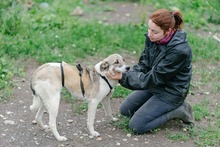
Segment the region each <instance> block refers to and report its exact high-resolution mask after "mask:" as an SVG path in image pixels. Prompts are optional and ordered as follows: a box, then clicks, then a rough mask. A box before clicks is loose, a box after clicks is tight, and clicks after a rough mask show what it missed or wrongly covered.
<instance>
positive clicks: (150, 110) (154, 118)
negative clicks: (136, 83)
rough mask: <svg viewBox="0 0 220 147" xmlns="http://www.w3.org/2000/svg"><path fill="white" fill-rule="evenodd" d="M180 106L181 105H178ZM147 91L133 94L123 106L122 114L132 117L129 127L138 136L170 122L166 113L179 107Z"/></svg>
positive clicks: (121, 108)
mask: <svg viewBox="0 0 220 147" xmlns="http://www.w3.org/2000/svg"><path fill="white" fill-rule="evenodd" d="M178 106H179V105H178ZM178 106H177V105H175V104H172V103H170V102H166V101H165V100H163V99H162V98H159V97H157V96H155V95H153V94H152V93H150V92H148V91H147V90H137V91H134V92H133V93H131V94H130V95H129V96H128V97H127V98H126V99H125V100H124V101H123V103H122V104H121V106H120V112H121V114H122V115H124V116H129V117H131V120H130V123H129V127H130V128H131V129H132V130H133V131H134V132H135V133H138V134H143V133H147V132H149V131H150V130H152V129H155V128H158V127H160V126H161V125H163V124H165V123H166V122H167V121H168V118H167V116H166V113H168V112H170V111H172V110H174V109H176V108H177V107H178Z"/></svg>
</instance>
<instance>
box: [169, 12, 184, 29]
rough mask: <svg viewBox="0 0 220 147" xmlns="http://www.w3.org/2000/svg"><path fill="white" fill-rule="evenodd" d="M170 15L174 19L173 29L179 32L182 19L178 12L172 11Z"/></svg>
mask: <svg viewBox="0 0 220 147" xmlns="http://www.w3.org/2000/svg"><path fill="white" fill-rule="evenodd" d="M172 15H173V16H174V19H175V25H174V29H176V30H181V29H182V28H183V18H182V14H181V12H180V11H173V12H172Z"/></svg>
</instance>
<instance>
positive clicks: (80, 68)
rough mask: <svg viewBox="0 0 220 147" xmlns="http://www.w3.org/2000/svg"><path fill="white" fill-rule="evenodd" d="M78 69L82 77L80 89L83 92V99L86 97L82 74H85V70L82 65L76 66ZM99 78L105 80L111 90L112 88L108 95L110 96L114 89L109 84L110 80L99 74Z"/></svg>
mask: <svg viewBox="0 0 220 147" xmlns="http://www.w3.org/2000/svg"><path fill="white" fill-rule="evenodd" d="M76 68H77V69H78V70H79V76H80V87H81V91H82V94H83V97H84V95H85V89H84V84H83V81H82V73H83V68H82V67H81V65H80V64H78V65H76ZM99 76H100V77H101V78H102V79H103V80H105V82H106V83H107V84H108V86H109V88H110V91H109V93H108V94H107V95H109V94H110V93H111V91H112V89H113V87H112V86H111V84H110V83H109V82H108V80H107V79H106V77H105V76H102V75H101V74H99Z"/></svg>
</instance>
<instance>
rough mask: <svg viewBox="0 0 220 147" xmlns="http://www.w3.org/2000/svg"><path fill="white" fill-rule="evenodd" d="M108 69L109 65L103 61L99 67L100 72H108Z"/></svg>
mask: <svg viewBox="0 0 220 147" xmlns="http://www.w3.org/2000/svg"><path fill="white" fill-rule="evenodd" d="M108 69H109V63H108V62H107V61H103V62H102V63H101V65H100V71H105V70H106V71H108Z"/></svg>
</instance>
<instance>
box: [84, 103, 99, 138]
mask: <svg viewBox="0 0 220 147" xmlns="http://www.w3.org/2000/svg"><path fill="white" fill-rule="evenodd" d="M98 104H99V101H98V100H97V99H95V100H94V99H93V100H91V101H89V103H88V118H87V127H88V129H89V132H90V134H91V135H92V136H100V134H99V133H98V132H96V131H95V129H94V122H95V115H96V110H97V106H98Z"/></svg>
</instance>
